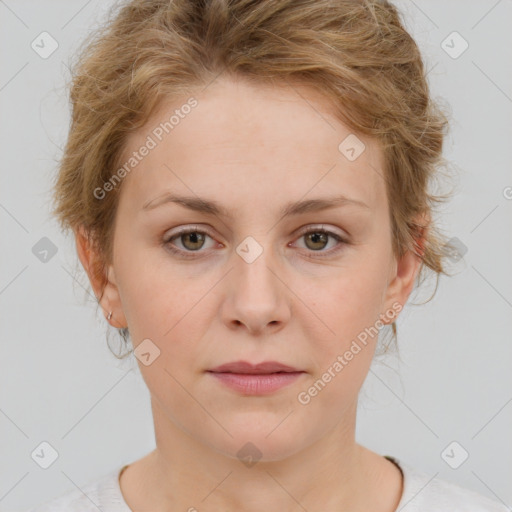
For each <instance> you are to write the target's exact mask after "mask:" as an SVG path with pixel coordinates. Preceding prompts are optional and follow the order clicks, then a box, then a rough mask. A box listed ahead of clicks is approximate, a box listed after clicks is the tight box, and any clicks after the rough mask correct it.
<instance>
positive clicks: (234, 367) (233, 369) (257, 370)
mask: <svg viewBox="0 0 512 512" xmlns="http://www.w3.org/2000/svg"><path fill="white" fill-rule="evenodd" d="M208 371H210V372H217V373H221V372H223V373H249V374H268V373H276V372H298V371H301V370H298V369H297V368H293V367H292V366H288V365H286V364H282V363H278V362H277V361H263V362H262V363H258V364H251V363H248V362H247V361H234V362H232V363H226V364H221V365H220V366H216V367H215V368H211V369H210V370H208Z"/></svg>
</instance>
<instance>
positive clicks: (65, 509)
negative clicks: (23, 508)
mask: <svg viewBox="0 0 512 512" xmlns="http://www.w3.org/2000/svg"><path fill="white" fill-rule="evenodd" d="M120 471H121V468H117V469H115V470H114V471H111V472H110V473H107V474H105V475H103V476H101V477H100V478H97V479H96V480H94V481H92V482H89V483H87V484H86V485H84V486H82V487H81V488H80V489H74V490H72V491H70V492H67V493H66V494H62V495H61V496H58V497H57V498H54V499H52V500H50V501H47V502H45V503H43V504H41V505H39V506H36V507H35V508H32V509H30V510H28V511H27V512H98V510H101V511H102V512H131V511H130V509H129V508H128V506H127V505H126V502H125V501H124V500H123V497H122V494H121V491H120V488H119V480H118V476H119V472H120Z"/></svg>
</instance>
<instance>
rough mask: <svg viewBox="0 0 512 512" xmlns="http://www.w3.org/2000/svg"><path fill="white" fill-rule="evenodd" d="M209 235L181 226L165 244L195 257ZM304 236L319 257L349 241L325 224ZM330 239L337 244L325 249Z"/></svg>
mask: <svg viewBox="0 0 512 512" xmlns="http://www.w3.org/2000/svg"><path fill="white" fill-rule="evenodd" d="M207 237H208V238H211V239H212V240H213V238H212V237H211V236H210V235H209V234H208V232H207V231H201V230H200V229H199V228H198V226H188V227H183V228H180V229H179V230H178V231H177V232H175V233H174V234H173V233H171V234H170V235H169V236H167V237H165V238H164V240H163V245H164V246H165V247H166V248H167V250H169V251H170V252H171V253H173V254H177V255H179V256H182V257H184V258H193V257H195V255H194V254H192V253H194V252H196V253H199V254H200V253H204V252H206V251H201V249H203V248H204V247H205V240H206V238H207ZM302 238H303V239H304V240H305V243H306V249H309V252H313V253H319V254H318V257H323V256H330V255H332V254H333V253H336V252H337V251H339V250H341V249H342V248H343V245H347V244H348V243H349V242H348V241H347V240H345V239H344V238H343V237H342V236H340V235H338V234H337V233H335V232H333V231H330V230H327V229H325V228H324V227H323V226H321V227H315V228H309V229H308V230H306V231H303V232H302V233H301V234H300V235H299V239H302ZM329 239H332V240H334V241H335V242H337V244H335V247H334V248H333V249H330V250H327V251H326V250H324V249H325V247H326V246H328V244H329ZM175 240H178V241H179V242H180V244H181V247H179V246H178V247H176V245H175V244H174V243H173V242H174V241H175ZM210 247H211V246H210ZM324 253H325V254H324ZM315 256H316V255H315Z"/></svg>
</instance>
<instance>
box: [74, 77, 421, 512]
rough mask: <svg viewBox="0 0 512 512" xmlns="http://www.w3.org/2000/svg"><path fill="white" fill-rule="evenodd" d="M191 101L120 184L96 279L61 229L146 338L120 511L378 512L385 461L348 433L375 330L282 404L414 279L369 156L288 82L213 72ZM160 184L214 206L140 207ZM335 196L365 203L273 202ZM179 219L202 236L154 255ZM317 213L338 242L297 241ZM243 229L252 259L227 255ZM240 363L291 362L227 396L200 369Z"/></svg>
mask: <svg viewBox="0 0 512 512" xmlns="http://www.w3.org/2000/svg"><path fill="white" fill-rule="evenodd" d="M194 97H195V98H196V99H197V100H198V105H197V107H195V108H194V109H193V110H192V111H191V113H190V114H188V115H187V116H186V117H185V118H184V119H182V120H181V121H180V123H179V125H177V126H176V127H175V128H174V129H173V131H172V132H171V133H170V134H169V135H166V136H165V137H164V138H163V140H162V142H160V143H159V144H158V146H157V147H156V148H154V149H152V150H151V152H150V153H149V155H148V156H146V157H145V158H144V159H143V160H142V161H141V162H140V163H139V164H138V166H137V167H136V168H134V169H133V170H132V172H131V173H130V174H128V175H127V176H126V177H125V178H124V180H123V182H122V188H121V194H120V201H119V207H118V210H117V214H116V219H115V231H114V245H113V247H114V249H113V258H112V262H111V263H110V264H109V265H108V269H107V272H106V276H105V279H106V280H105V281H104V282H102V281H100V280H98V279H97V278H95V277H94V275H93V273H92V272H90V271H89V269H90V268H92V265H93V263H94V262H95V261H98V260H99V259H100V258H101V255H100V254H99V253H97V252H95V250H94V249H93V248H92V247H90V246H89V245H88V243H87V238H86V237H85V236H84V234H83V232H81V231H77V232H76V240H77V250H78V254H79V257H80V260H81V262H82V264H83V266H84V268H85V269H86V271H87V272H88V274H89V278H90V280H91V284H92V286H93V288H94V291H95V293H96V295H97V296H98V297H100V295H101V290H102V289H103V288H104V293H103V295H102V296H101V301H100V302H101V306H102V308H103V309H104V311H105V312H106V313H108V312H109V311H112V312H113V313H112V318H111V320H110V322H111V324H112V325H113V326H115V327H126V326H128V327H129V330H130V333H131V338H132V341H133V346H134V348H136V347H137V346H138V345H139V344H140V343H141V341H142V340H144V339H146V338H149V339H150V340H152V342H153V343H154V344H155V345H156V346H158V348H159V350H160V356H159V357H157V358H156V359H155V360H154V361H153V362H152V363H151V364H150V365H149V366H145V365H143V364H142V363H141V362H140V361H139V362H138V364H139V368H140V371H141V373H142V376H143V378H144V380H145V382H146V384H147V386H148V389H149V391H150V395H151V406H152V412H153V419H154V426H155V437H156V449H155V450H154V451H153V452H151V453H150V454H148V455H147V456H146V457H144V458H142V459H140V460H138V461H135V462H134V463H132V464H131V465H130V466H129V467H128V468H127V469H126V470H125V471H124V472H123V473H122V475H121V478H120V485H121V490H122V493H123V495H124V498H125V500H126V502H127V503H128V505H129V506H130V508H131V509H132V510H135V511H142V510H153V511H164V510H189V509H190V510H193V509H191V507H195V509H197V510H199V511H203V510H204V511H206V510H209V511H217V510H225V511H235V510H237V511H238V510H244V511H248V512H251V511H258V512H259V511H261V510H268V511H278V510H279V511H296V510H304V508H305V509H307V510H308V511H309V512H313V511H334V510H347V511H349V510H350V511H363V510H364V511H368V510H373V511H376V512H377V511H380V512H391V511H394V510H396V507H397V505H398V502H399V500H400V497H401V494H402V476H401V472H400V471H399V469H398V468H397V467H396V466H394V465H393V464H392V463H391V462H390V461H388V460H386V459H384V458H383V457H382V456H380V455H379V454H377V453H374V452H372V451H370V450H368V449H366V448H364V447H363V446H361V445H359V444H358V443H356V442H355V423H356V407H357V398H358V392H359V390H360V388H361V385H362V384H363V382H364V379H365V378H366V375H367V373H368V370H369V367H370V364H371V360H372V357H373V354H374V349H375V345H376V342H377V337H376V336H375V337H373V338H370V340H369V342H368V344H367V345H366V346H365V347H364V348H363V349H362V350H361V351H360V352H359V353H358V354H357V355H355V356H354V357H353V359H352V360H351V361H349V363H348V364H347V365H346V366H345V367H344V368H343V370H342V371H341V372H339V373H337V374H336V377H335V378H332V380H331V381H330V382H329V383H328V384H327V385H326V386H325V387H324V388H323V389H322V390H321V392H319V393H318V394H317V396H315V397H314V398H312V399H311V401H310V402H309V403H308V404H307V405H302V404H301V403H299V401H298V399H297V395H298V394H299V393H300V392H301V391H304V390H307V389H308V388H309V387H310V386H311V385H312V384H313V383H314V382H315V381H317V380H318V379H319V378H321V377H322V374H323V373H324V372H325V371H326V370H327V368H329V367H330V366H331V367H332V365H333V363H334V362H335V361H336V358H337V357H338V355H340V354H343V353H344V352H345V351H346V350H347V349H348V348H349V347H350V344H351V343H352V341H353V340H354V339H356V337H357V335H358V334H359V333H361V332H362V331H363V330H364V329H365V328H368V327H370V326H373V325H375V323H376V321H377V320H378V319H379V318H381V319H384V320H386V318H387V317H385V316H383V315H385V314H386V312H387V311H393V304H395V305H396V304H399V305H402V306H403V305H404V304H405V303H406V301H407V298H408V296H409V294H410V292H411V291H412V288H413V286H414V281H415V278H416V275H417V273H418V271H419V265H420V260H419V259H418V258H417V257H416V256H415V255H414V254H413V253H412V252H408V253H406V254H405V256H404V257H403V258H402V259H401V260H400V261H397V259H396V258H395V257H394V255H393V252H392V245H391V226H390V219H389V205H388V204H387V198H386V193H385V183H384V181H383V178H382V176H383V175H384V170H383V155H382V153H381V150H380V148H379V146H378V144H377V142H376V141H374V140H370V139H368V138H365V137H362V136H359V138H360V140H362V141H364V143H365V146H366V149H365V150H364V151H363V153H362V154H361V155H360V156H359V157H358V158H357V159H356V160H354V161H349V160H348V159H347V158H346V157H345V156H344V155H343V154H342V153H341V152H340V151H339V150H338V146H339V144H340V142H341V141H343V140H344V139H345V137H347V135H349V134H350V133H352V132H351V130H350V129H348V128H347V127H346V126H345V125H344V124H342V123H341V122H340V121H339V120H337V119H336V118H334V117H332V116H331V114H330V112H332V108H331V107H330V105H329V103H328V101H327V100H326V99H325V98H324V97H322V96H320V95H319V94H318V93H316V92H315V91H313V90H311V89H308V88H307V87H305V86H299V85H294V86H293V87H291V86H290V85H283V86H279V87H274V88H272V87H270V86H268V85H266V86H263V85H254V84H249V83H247V82H245V81H243V80H241V79H234V78H233V77H230V78H228V77H220V78H218V79H217V80H216V81H215V82H214V83H212V84H211V85H210V86H209V87H207V88H206V89H205V90H203V91H198V92H197V93H194ZM186 100H187V98H184V99H183V102H179V101H173V102H169V103H168V104H165V105H162V106H161V108H160V109H158V112H157V113H156V114H155V115H154V116H153V118H152V119H151V120H150V121H149V122H148V123H147V126H146V127H144V128H142V129H140V130H139V131H138V132H136V133H133V134H131V135H130V137H129V139H128V140H127V146H126V152H125V156H126V157H129V155H130V154H131V152H132V151H134V150H136V149H137V148H139V147H140V146H141V145H142V144H144V141H145V140H146V137H147V135H148V134H150V133H151V130H152V129H153V128H154V127H155V126H157V125H158V124H159V123H160V122H161V121H163V120H165V119H168V118H169V116H170V115H171V114H172V112H173V111H174V109H176V108H179V107H180V105H182V104H183V103H185V102H186ZM170 191H172V192H174V193H179V194H183V195H193V196H199V197H201V198H206V199H209V200H215V201H218V202H219V203H220V204H221V205H222V206H224V207H225V208H226V209H227V210H228V211H229V212H231V214H232V216H231V217H222V216H217V215H212V214H206V213H199V212H194V211H191V210H188V209H186V208H185V207H183V206H180V205H178V204H173V203H166V204H163V205H160V206H158V207H155V208H154V209H151V210H148V211H143V210H142V207H143V205H144V204H145V203H147V202H148V201H150V200H153V199H154V198H157V197H160V196H162V195H163V194H165V193H166V192H170ZM337 194H344V195H346V196H347V197H349V198H353V199H357V200H360V201H363V202H364V203H366V204H367V206H368V208H360V207H358V206H355V205H344V206H338V207H335V208H331V209H327V210H324V211H319V212H306V213H302V214H300V215H298V216H294V217H289V218H282V217H281V216H280V214H279V211H280V209H281V208H282V207H283V206H284V205H285V204H287V203H288V202H291V201H300V200H304V199H312V198H322V197H330V196H333V195H337ZM196 224H197V225H199V226H198V227H196V228H195V229H196V230H197V231H201V229H203V231H202V232H203V233H204V230H207V231H208V236H206V235H205V238H204V243H203V245H201V239H199V241H197V240H193V239H190V237H188V236H187V235H185V236H181V237H179V236H178V237H177V238H175V239H174V240H173V241H172V242H168V243H167V246H168V245H173V246H174V247H175V248H177V249H178V250H179V249H181V250H182V251H183V252H185V253H187V254H189V255H191V256H192V258H190V259H185V258H184V257H180V256H177V255H173V254H171V253H170V252H169V250H168V249H167V248H166V246H165V244H164V243H163V240H164V238H165V237H166V236H167V238H165V240H168V239H169V238H170V236H171V235H173V234H174V233H175V232H176V228H178V227H180V226H189V227H190V225H196ZM322 224H323V225H324V227H325V228H326V229H328V230H330V231H333V232H334V233H336V234H339V235H340V236H341V237H345V239H347V240H348V241H349V243H348V244H342V245H341V246H340V245H339V244H340V242H337V241H336V240H335V239H334V238H332V237H329V238H328V239H327V240H326V241H324V242H323V245H322V241H321V240H320V242H318V241H317V242H316V243H314V242H313V241H311V240H310V241H309V243H308V237H307V236H305V235H304V234H303V233H302V234H301V232H300V229H301V228H302V229H304V230H306V229H307V230H311V231H314V228H318V227H319V225H322ZM248 236H250V237H253V238H254V239H255V240H256V241H257V242H258V244H259V245H260V246H261V248H262V249H263V252H262V254H261V255H260V256H259V257H258V258H256V259H255V260H254V261H253V262H252V263H247V262H246V261H245V260H244V259H242V258H241V257H240V256H239V254H238V253H237V252H236V249H237V247H238V246H239V244H240V243H241V242H242V241H243V240H244V239H245V238H246V237H248ZM337 247H341V249H340V250H339V251H337V252H334V251H335V249H336V248H337ZM194 248H198V249H197V250H196V251H195V252H194ZM187 251H188V252H187ZM322 254H323V255H324V256H323V257H322V256H321V255H322ZM397 316H398V314H396V315H395V317H394V318H390V319H388V320H387V321H385V323H391V322H392V321H393V320H396V317H397ZM241 359H242V360H246V361H250V362H253V363H258V362H261V361H267V360H274V361H280V362H282V363H284V364H288V365H290V366H294V367H295V368H298V369H300V370H303V371H304V372H305V373H304V374H303V375H302V376H301V377H300V378H299V379H298V380H297V381H295V382H294V383H292V384H291V385H289V386H287V387H285V388H282V389H280V390H278V391H276V392H274V393H272V394H270V395H267V396H247V395H243V394H241V393H237V392H235V391H233V390H231V389H229V388H227V387H225V386H224V385H223V384H222V383H219V382H217V380H216V379H214V378H213V377H212V376H211V375H209V374H207V373H205V370H207V369H209V368H213V367H215V366H217V365H219V364H223V363H226V362H231V361H236V360H241ZM249 441H250V442H251V443H253V444H254V445H255V446H256V447H257V448H258V449H259V451H260V452H261V454H262V455H261V458H260V459H259V460H258V461H257V463H256V464H255V465H252V466H251V467H247V466H246V465H245V464H243V463H242V462H241V461H240V460H239V458H238V457H237V452H238V451H239V450H240V449H241V448H242V446H244V445H245V444H246V443H247V442H249ZM203 498H204V500H203ZM202 500H203V501H202Z"/></svg>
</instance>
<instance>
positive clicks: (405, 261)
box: [384, 215, 430, 311]
mask: <svg viewBox="0 0 512 512" xmlns="http://www.w3.org/2000/svg"><path fill="white" fill-rule="evenodd" d="M429 223H430V217H429V216H426V215H423V216H421V217H420V218H419V219H418V221H417V223H416V227H417V229H416V234H415V239H414V249H413V250H408V251H406V252H405V254H404V255H403V256H402V257H401V258H400V260H396V259H395V258H394V259H393V264H392V269H391V272H390V278H389V281H388V286H387V289H386V291H385V300H384V304H385V308H386V309H385V311H388V310H390V309H394V308H392V305H393V304H396V303H399V304H400V305H401V306H402V308H403V307H404V306H405V304H406V302H407V300H408V299H409V295H410V294H411V292H412V290H413V288H414V284H415V282H416V278H417V276H418V273H419V270H420V268H421V262H422V260H421V256H422V255H423V254H424V246H425V241H426V235H427V233H428V227H429Z"/></svg>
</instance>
